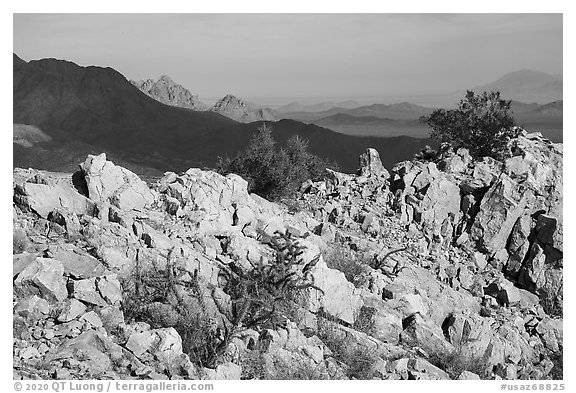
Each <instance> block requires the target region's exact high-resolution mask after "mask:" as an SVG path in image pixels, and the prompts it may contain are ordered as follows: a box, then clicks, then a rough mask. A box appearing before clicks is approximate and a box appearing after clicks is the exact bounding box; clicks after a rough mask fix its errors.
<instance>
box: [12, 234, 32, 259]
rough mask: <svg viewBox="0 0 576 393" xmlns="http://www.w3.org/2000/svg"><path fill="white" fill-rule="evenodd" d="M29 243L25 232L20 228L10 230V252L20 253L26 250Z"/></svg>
mask: <svg viewBox="0 0 576 393" xmlns="http://www.w3.org/2000/svg"><path fill="white" fill-rule="evenodd" d="M29 244H30V241H29V240H28V236H27V235H26V232H25V231H24V230H23V229H21V228H14V229H13V230H12V254H20V253H23V252H24V251H26V249H27V248H28V246H29Z"/></svg>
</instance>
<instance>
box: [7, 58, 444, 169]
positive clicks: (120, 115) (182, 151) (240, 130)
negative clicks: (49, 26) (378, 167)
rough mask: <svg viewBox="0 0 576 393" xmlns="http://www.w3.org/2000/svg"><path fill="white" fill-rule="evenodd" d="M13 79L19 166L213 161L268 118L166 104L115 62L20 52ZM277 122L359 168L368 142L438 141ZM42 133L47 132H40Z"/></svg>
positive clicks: (389, 154) (281, 136)
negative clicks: (241, 118)
mask: <svg viewBox="0 0 576 393" xmlns="http://www.w3.org/2000/svg"><path fill="white" fill-rule="evenodd" d="M13 79H14V84H13V97H14V106H13V118H14V124H15V125H16V127H17V128H18V130H19V133H18V138H17V139H18V140H17V142H18V143H15V144H14V164H15V165H17V166H19V167H28V166H34V167H36V168H39V169H48V170H53V171H59V170H63V169H67V170H68V168H70V167H74V166H75V165H76V164H77V162H78V156H82V155H84V156H85V155H86V153H91V154H93V153H98V152H102V151H104V152H106V153H108V154H109V155H110V156H111V157H114V159H115V160H116V161H118V162H122V165H124V166H127V167H128V168H131V169H132V170H134V171H135V172H137V173H139V174H151V175H153V174H157V173H159V172H162V171H165V170H176V171H183V170H187V169H188V168H191V167H213V166H214V165H215V163H216V161H217V157H218V156H227V155H228V156H231V155H234V154H236V153H237V152H238V151H240V150H241V149H243V148H244V147H245V146H246V145H247V144H248V143H249V141H250V138H251V136H252V135H253V133H254V132H255V131H256V130H257V128H258V127H259V126H260V125H261V124H262V122H252V123H240V122H237V121H235V120H232V119H230V118H228V117H225V116H223V115H221V114H219V113H216V112H214V111H195V110H191V109H187V108H179V107H175V106H169V105H165V104H163V103H161V102H159V101H157V100H156V99H153V98H151V97H150V96H148V95H147V94H144V93H143V92H142V91H140V90H139V89H138V88H136V87H135V86H134V85H133V84H132V83H130V82H129V81H128V80H127V79H126V78H125V77H124V76H123V75H121V74H120V73H119V72H117V71H116V70H114V69H112V68H109V67H107V68H103V67H95V66H89V67H81V66H78V65H77V64H74V63H72V62H69V61H65V60H56V59H42V60H36V61H30V62H26V61H24V60H22V59H20V58H19V57H18V56H16V55H14V57H13ZM231 101H232V100H225V102H223V104H222V105H220V108H222V109H224V108H226V104H227V103H228V102H231ZM234 105H237V102H235V103H234ZM270 124H271V125H272V128H273V133H274V137H275V138H276V140H277V141H278V142H279V144H280V145H282V144H284V143H285V142H286V140H287V139H289V138H290V137H291V136H293V135H300V136H301V137H303V138H304V139H307V140H308V141H309V149H310V151H311V152H313V153H315V154H319V155H321V156H323V157H326V158H329V159H331V160H334V161H336V162H337V163H338V164H339V165H340V168H341V170H343V171H348V172H353V171H355V170H356V168H357V166H358V163H357V157H358V155H359V154H360V153H361V152H363V151H365V149H366V148H368V147H374V148H376V149H377V150H378V151H379V152H380V155H381V157H382V161H383V163H384V165H388V166H391V165H392V164H394V163H396V162H398V161H401V160H403V159H408V158H411V157H412V156H413V154H414V153H416V152H417V151H419V150H420V148H422V146H423V145H425V144H433V142H432V141H429V140H423V139H415V138H410V137H407V136H399V137H395V138H378V137H354V136H350V135H345V134H341V133H337V132H334V131H331V130H329V129H327V128H323V127H320V126H317V125H313V124H305V123H302V122H298V121H294V120H280V121H276V122H270ZM26 130H28V131H26ZM30 130H33V131H30ZM27 135H28V136H29V138H28V139H29V140H28V139H27ZM38 135H42V136H44V135H46V136H47V137H42V138H41V140H38Z"/></svg>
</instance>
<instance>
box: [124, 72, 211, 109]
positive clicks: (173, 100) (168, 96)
mask: <svg viewBox="0 0 576 393" xmlns="http://www.w3.org/2000/svg"><path fill="white" fill-rule="evenodd" d="M130 83H132V84H133V85H134V86H136V87H137V88H138V89H139V90H140V91H141V92H143V93H144V94H146V95H148V96H150V97H152V98H154V99H155V100H156V101H160V102H161V103H163V104H166V105H171V106H177V107H180V108H188V109H193V110H195V111H201V110H205V109H206V107H207V106H206V104H204V103H202V102H200V100H199V99H198V96H197V95H193V94H192V93H190V91H189V90H188V89H186V88H185V87H183V86H182V85H179V84H177V83H175V82H174V81H173V80H172V79H171V78H170V77H169V76H168V75H162V76H161V77H160V78H159V79H158V80H157V81H155V80H153V79H146V80H140V81H134V80H131V81H130Z"/></svg>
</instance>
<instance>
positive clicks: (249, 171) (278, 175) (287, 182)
mask: <svg viewBox="0 0 576 393" xmlns="http://www.w3.org/2000/svg"><path fill="white" fill-rule="evenodd" d="M327 167H328V168H335V167H336V165H335V164H332V163H330V162H328V161H327V160H325V159H323V158H321V157H318V156H316V155H314V154H312V153H310V152H308V142H307V141H305V140H303V139H302V138H301V137H300V136H298V135H295V136H293V137H292V138H290V139H289V140H288V141H287V143H286V146H285V147H284V148H280V149H276V142H275V141H274V137H273V136H272V128H271V127H270V126H268V125H267V124H263V125H262V126H260V127H259V128H258V131H257V132H256V133H255V134H254V135H253V136H252V139H251V140H250V143H249V145H248V147H247V148H246V149H245V150H244V151H243V152H240V153H238V154H237V155H236V157H235V158H233V159H222V158H220V159H219V161H218V164H217V168H216V169H217V171H218V172H219V173H221V174H224V175H225V174H228V173H235V174H237V175H240V176H242V177H243V178H244V179H246V180H247V181H248V189H249V191H250V192H254V193H256V194H258V195H260V196H262V197H264V198H267V199H270V200H279V199H282V198H285V197H289V196H291V195H292V194H294V193H295V192H296V191H297V190H298V188H299V187H300V186H301V185H302V183H303V182H305V181H306V180H308V179H312V180H319V179H320V178H321V177H322V176H323V174H324V172H325V169H326V168H327Z"/></svg>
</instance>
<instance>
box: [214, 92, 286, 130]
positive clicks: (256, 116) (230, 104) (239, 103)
mask: <svg viewBox="0 0 576 393" xmlns="http://www.w3.org/2000/svg"><path fill="white" fill-rule="evenodd" d="M210 110H211V111H212V112H216V113H219V114H221V115H222V116H226V117H229V118H231V119H234V120H236V121H239V122H241V123H250V122H253V121H259V120H276V118H275V116H274V114H272V112H271V111H270V110H269V109H266V108H259V107H257V106H256V105H254V104H252V103H249V102H245V101H243V100H242V99H240V98H238V97H235V96H233V95H232V94H227V95H226V96H224V97H222V98H221V99H220V100H218V101H217V102H216V103H215V104H214V106H213V107H212V108H210Z"/></svg>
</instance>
